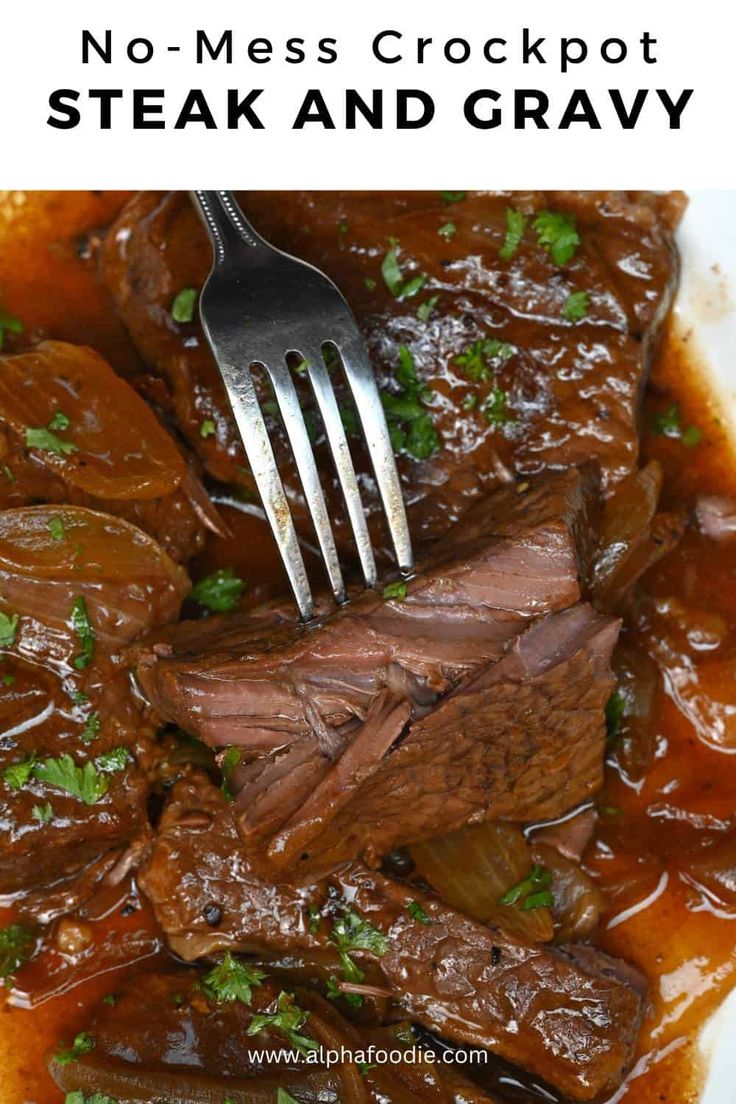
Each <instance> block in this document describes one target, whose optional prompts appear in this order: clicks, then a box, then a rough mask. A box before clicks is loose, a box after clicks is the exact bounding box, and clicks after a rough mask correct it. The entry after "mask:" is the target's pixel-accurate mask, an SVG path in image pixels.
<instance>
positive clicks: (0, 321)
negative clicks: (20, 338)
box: [0, 307, 23, 349]
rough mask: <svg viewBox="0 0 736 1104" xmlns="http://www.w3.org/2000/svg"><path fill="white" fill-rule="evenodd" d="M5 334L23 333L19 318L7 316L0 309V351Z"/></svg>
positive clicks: (5, 312) (6, 313) (11, 315)
mask: <svg viewBox="0 0 736 1104" xmlns="http://www.w3.org/2000/svg"><path fill="white" fill-rule="evenodd" d="M6 333H14V334H19V333H23V323H22V322H21V320H20V318H16V317H15V315H13V314H8V312H7V311H4V310H3V309H2V308H1V307H0V349H2V347H3V344H4V343H5V334H6Z"/></svg>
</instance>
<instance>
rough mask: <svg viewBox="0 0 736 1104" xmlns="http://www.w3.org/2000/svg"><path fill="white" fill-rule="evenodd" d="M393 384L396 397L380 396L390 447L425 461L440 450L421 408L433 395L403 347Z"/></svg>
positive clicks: (401, 347)
mask: <svg viewBox="0 0 736 1104" xmlns="http://www.w3.org/2000/svg"><path fill="white" fill-rule="evenodd" d="M396 382H397V383H398V384H399V386H400V388H401V391H400V392H399V394H398V395H396V394H392V393H390V392H387V391H384V392H382V394H381V402H382V403H383V409H384V411H385V412H386V419H387V421H388V427H389V433H390V435H391V444H392V445H393V447H394V449H395V450H396V451H397V452H400V451H401V452H406V453H408V455H409V456H413V457H414V459H415V460H426V459H428V457H430V456H431V455H432V454H433V453H434V452H436V451H437V449H438V448H439V447H440V439H439V435H438V433H437V430H436V429H435V428H434V423H433V422H432V417H431V415H430V413H429V411H428V410H426V409H425V408H424V407H423V406H422V403H423V402H426V401H427V400H428V399H429V398H431V395H432V392H431V391H430V390H429V388H427V387H424V386H423V385H422V384H421V383H420V382H419V379H418V377H417V373H416V368H415V367H414V360H413V358H412V355H411V353H410V351H409V350H408V349H407V347H406V345H400V346H399V366H398V368H397V369H396Z"/></svg>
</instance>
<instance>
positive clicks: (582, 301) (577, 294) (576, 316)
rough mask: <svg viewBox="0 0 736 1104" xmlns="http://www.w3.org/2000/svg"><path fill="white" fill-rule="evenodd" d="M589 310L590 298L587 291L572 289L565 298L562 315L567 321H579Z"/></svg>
mask: <svg viewBox="0 0 736 1104" xmlns="http://www.w3.org/2000/svg"><path fill="white" fill-rule="evenodd" d="M589 310H590V298H589V296H588V293H587V291H573V292H571V293H570V294H569V295H568V297H567V299H566V300H565V305H564V307H563V308H562V317H563V318H566V319H567V321H568V322H581V321H582V320H583V318H585V317H586V315H587V314H588V311H589Z"/></svg>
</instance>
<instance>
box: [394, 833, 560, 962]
mask: <svg viewBox="0 0 736 1104" xmlns="http://www.w3.org/2000/svg"><path fill="white" fill-rule="evenodd" d="M410 851H411V856H412V858H413V860H414V862H415V864H416V872H417V874H419V875H420V877H422V878H423V879H424V880H425V881H426V882H428V883H429V885H431V886H432V888H433V889H434V890H435V892H436V893H438V894H439V896H440V897H441V898H442V900H443V901H444V902H445V903H446V904H448V905H452V906H453V907H454V908H457V909H459V910H460V911H461V912H464V913H466V914H467V915H468V916H472V917H473V918H474V919H475V920H482V921H483V922H484V923H486V924H493V925H495V926H497V927H499V928H503V929H504V930H505V931H509V932H513V933H514V934H515V935H519V936H522V937H523V938H525V939H529V940H532V941H533V942H535V943H545V942H548V941H549V940H550V939H551V938H552V934H553V931H552V914H551V913H550V910H549V909H548V908H545V907H541V908H535V909H530V910H529V911H527V912H525V911H523V910H521V909H518V908H516V907H515V906H511V905H500V904H499V900H500V899H501V897H503V895H504V894H505V893H507V892H508V890H510V889H511V888H512V886H515V885H517V884H518V883H519V882H521V881H523V879H524V878H526V877H527V876H528V874H529V872H530V870H531V869H532V867H533V865H534V858H533V856H532V852H531V849H530V847H529V844H528V843H527V842H526V840H525V839H524V836H523V834H522V832H521V830H520V829H519V828H517V827H516V826H515V825H513V824H506V823H504V822H503V821H487V822H486V823H485V824H473V825H468V826H466V827H465V828H461V829H460V830H459V831H457V832H450V833H449V834H448V835H446V836H438V837H437V838H436V839H433V840H426V841H422V842H421V843H414V844H412V845H411V847H410Z"/></svg>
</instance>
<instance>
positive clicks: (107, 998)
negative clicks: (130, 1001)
mask: <svg viewBox="0 0 736 1104" xmlns="http://www.w3.org/2000/svg"><path fill="white" fill-rule="evenodd" d="M117 1002H118V998H117V997H116V996H115V994H114V993H105V995H104V997H103V998H102V1003H103V1004H107V1005H109V1006H110V1008H114V1007H115V1005H116V1004H117Z"/></svg>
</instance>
